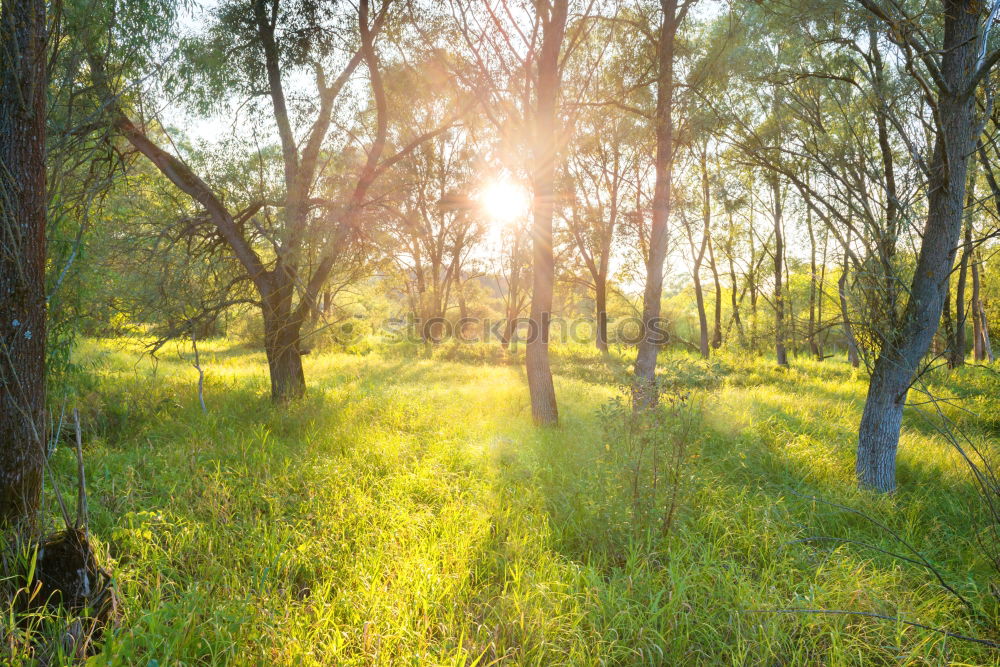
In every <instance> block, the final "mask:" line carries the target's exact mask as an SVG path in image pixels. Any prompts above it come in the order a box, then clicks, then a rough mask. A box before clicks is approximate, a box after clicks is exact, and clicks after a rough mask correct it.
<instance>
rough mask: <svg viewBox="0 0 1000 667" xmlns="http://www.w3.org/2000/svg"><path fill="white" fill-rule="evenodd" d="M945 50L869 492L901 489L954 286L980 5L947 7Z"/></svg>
mask: <svg viewBox="0 0 1000 667" xmlns="http://www.w3.org/2000/svg"><path fill="white" fill-rule="evenodd" d="M943 14H944V24H945V27H944V44H943V49H942V50H941V56H940V71H939V75H940V78H941V79H942V80H943V81H944V82H945V83H946V85H947V88H946V89H945V88H942V89H940V90H939V91H938V94H937V97H938V99H937V136H936V137H935V142H934V153H933V156H932V158H931V161H930V164H929V167H930V170H931V174H930V179H929V182H928V193H927V200H928V201H927V203H928V207H927V218H926V222H925V225H924V230H923V242H922V243H921V246H920V252H919V255H918V257H917V264H916V270H915V272H914V275H913V280H912V282H911V285H910V292H909V298H908V299H907V303H906V308H905V310H904V311H903V317H902V320H901V322H900V326H899V327H898V328H897V329H896V330H895V331H893V332H891V333H890V335H889V336H888V337H887V339H886V341H885V343H884V345H883V347H882V350H881V353H880V354H879V357H878V359H877V360H876V361H875V366H874V369H873V371H872V378H871V383H870V384H869V388H868V397H867V399H866V401H865V407H864V412H863V413H862V416H861V425H860V428H859V432H858V454H857V464H856V467H855V471H856V474H857V478H858V483H859V484H860V486H861V487H863V488H870V489H873V490H875V491H879V492H891V491H893V490H895V488H896V450H897V447H898V444H899V431H900V426H901V424H902V417H903V405H904V403H905V401H906V394H907V392H908V391H909V387H910V384H911V383H912V382H913V378H914V376H915V374H916V371H917V368H918V364H919V363H920V360H921V359H922V358H923V356H924V354H926V353H927V350H928V348H929V347H930V344H931V339H932V338H933V337H934V333H935V331H936V330H937V326H938V322H939V321H940V319H941V311H942V308H943V306H944V298H945V291H946V289H947V279H948V275H949V273H950V271H951V267H952V266H953V265H954V262H955V250H956V245H957V242H958V238H959V236H960V234H961V231H962V213H963V208H964V206H963V204H964V203H965V186H966V175H967V171H968V157H969V155H971V154H972V151H973V149H974V148H975V140H976V137H975V132H976V126H977V124H976V118H975V104H974V102H975V97H974V95H973V94H972V91H971V90H970V89H971V88H972V86H973V83H974V82H973V79H972V76H973V74H974V72H975V69H976V49H977V44H978V39H977V35H978V31H979V14H980V12H979V3H977V2H975V0H948V1H946V2H945V3H944V10H943Z"/></svg>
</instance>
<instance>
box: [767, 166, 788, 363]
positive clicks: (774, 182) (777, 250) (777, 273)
mask: <svg viewBox="0 0 1000 667" xmlns="http://www.w3.org/2000/svg"><path fill="white" fill-rule="evenodd" d="M770 181H771V183H770V184H771V197H772V198H773V200H774V201H773V206H774V209H773V216H774V353H775V357H776V358H777V362H778V365H779V366H787V365H788V352H787V351H786V350H785V298H784V295H783V294H782V290H781V283H782V281H784V279H785V277H784V271H783V270H782V260H783V259H784V253H785V243H784V239H783V238H782V235H781V183H780V182H779V181H778V177H777V175H776V174H772V175H771V178H770Z"/></svg>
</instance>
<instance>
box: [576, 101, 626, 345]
mask: <svg viewBox="0 0 1000 667" xmlns="http://www.w3.org/2000/svg"><path fill="white" fill-rule="evenodd" d="M595 115H596V114H594V113H593V112H591V113H590V114H587V116H586V118H585V119H581V121H580V122H578V127H581V129H583V131H582V132H581V135H582V136H580V138H579V139H578V141H577V142H576V145H575V146H574V147H573V151H572V155H571V156H570V158H569V160H568V164H567V171H568V176H569V178H570V179H572V182H573V186H574V196H573V203H572V206H571V207H570V209H571V213H570V215H569V216H567V218H566V227H567V229H568V230H569V232H570V236H571V238H572V243H573V245H574V247H575V249H576V252H577V254H578V255H579V257H580V260H581V263H582V264H583V266H584V268H585V269H586V271H587V274H588V275H589V280H588V286H589V287H590V288H591V289H593V291H594V315H595V332H594V341H595V344H596V346H597V349H598V350H600V351H601V352H604V353H606V352H607V351H608V286H609V280H610V268H611V258H612V250H613V248H614V246H615V241H616V239H617V230H618V229H619V227H620V226H621V225H622V218H623V216H624V209H625V204H626V197H627V195H628V192H629V190H630V187H629V181H628V175H629V173H630V172H631V171H632V170H633V169H634V165H635V163H636V161H637V160H638V159H639V157H638V155H637V154H636V153H637V150H636V149H637V147H636V146H635V142H634V139H635V136H634V135H635V132H634V128H633V125H632V122H631V121H630V119H628V118H627V117H623V116H618V117H615V118H613V119H608V118H607V117H606V116H605V115H603V114H602V115H600V116H597V117H596V118H595V117H594V116H595Z"/></svg>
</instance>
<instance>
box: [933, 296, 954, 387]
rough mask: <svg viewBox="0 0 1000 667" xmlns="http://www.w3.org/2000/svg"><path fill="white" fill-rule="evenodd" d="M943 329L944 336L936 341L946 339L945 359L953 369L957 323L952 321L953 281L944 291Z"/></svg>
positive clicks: (938, 337) (936, 338)
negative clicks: (953, 348) (953, 347)
mask: <svg viewBox="0 0 1000 667" xmlns="http://www.w3.org/2000/svg"><path fill="white" fill-rule="evenodd" d="M941 328H942V329H944V336H935V338H934V340H935V341H939V340H941V339H942V338H943V339H944V345H943V347H944V354H945V359H946V361H947V362H948V367H949V368H951V367H953V359H952V358H953V356H954V353H953V352H952V345H954V344H955V323H954V322H953V321H952V319H951V279H950V278H949V279H948V284H947V286H946V287H945V291H944V306H943V307H942V309H941Z"/></svg>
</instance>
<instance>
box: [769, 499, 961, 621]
mask: <svg viewBox="0 0 1000 667" xmlns="http://www.w3.org/2000/svg"><path fill="white" fill-rule="evenodd" d="M789 493H791V494H792V495H794V496H798V497H799V498H804V499H806V500H812V501H813V502H819V503H824V504H826V505H829V506H830V507H836V508H838V509H842V510H845V511H847V512H850V513H852V514H856V515H857V516H860V517H861V518H863V519H865V520H867V521H869V522H871V523H872V524H874V525H875V526H877V527H879V528H881V529H882V530H884V531H885V532H886V533H888V534H889V535H890V536H892V538H893V539H895V540H896V541H897V542H899V543H900V544H902V545H903V546H904V547H906V548H907V549H909V550H910V552H911V553H912V554H913V555H915V556H916V557H917V558H919V559H920V562H921V563H923V565H924V567H926V568H927V569H928V570H930V571H931V572H933V573H934V577H935V578H936V579H937V580H938V582H939V583H940V584H941V585H942V586H943V587H944V588H945V589H946V590H947V591H948V592H949V593H951V594H952V595H954V596H955V597H957V598H958V599H959V600H961V601H962V603H963V604H964V605H965V606H966V607H968V609H969V611H970V612H972V615H973V616H976V615H977V614H976V608H975V607H973V606H972V603H971V602H969V601H968V600H967V599H965V596H963V595H962V594H961V593H959V592H958V591H956V590H955V589H954V588H952V587H951V586H949V585H948V583H947V582H946V581H945V580H944V577H943V576H941V573H940V572H939V571H938V569H937V568H936V567H934V565H933V564H932V563H931V562H930V561H929V560H927V558H925V557H924V555H923V554H922V553H920V552H919V551H917V549H916V548H915V547H914V546H913V545H911V544H910V543H909V542H907V541H906V540H904V539H903V538H902V537H900V535H899V533H897V532H896V531H894V530H892V529H891V528H889V526H887V525H885V524H884V523H882V522H881V521H878V520H877V519H875V518H873V517H871V516H868V515H867V514H865V513H864V512H862V511H861V510H858V509H855V508H853V507H848V506H847V505H841V504H839V503H835V502H833V501H831V500H825V499H823V498H817V497H816V496H807V495H805V494H802V493H798V492H796V491H794V490H792V489H789ZM887 553H888V552H887Z"/></svg>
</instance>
